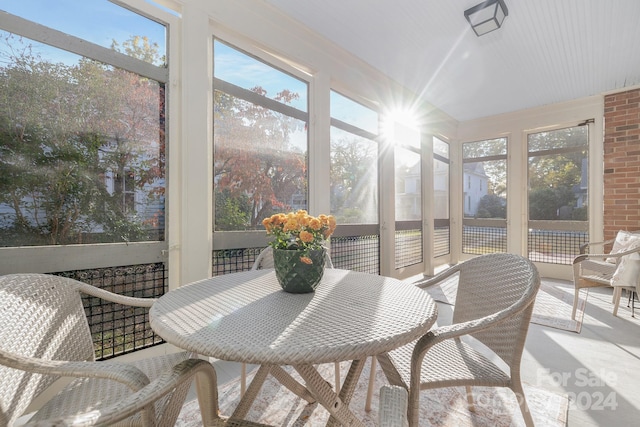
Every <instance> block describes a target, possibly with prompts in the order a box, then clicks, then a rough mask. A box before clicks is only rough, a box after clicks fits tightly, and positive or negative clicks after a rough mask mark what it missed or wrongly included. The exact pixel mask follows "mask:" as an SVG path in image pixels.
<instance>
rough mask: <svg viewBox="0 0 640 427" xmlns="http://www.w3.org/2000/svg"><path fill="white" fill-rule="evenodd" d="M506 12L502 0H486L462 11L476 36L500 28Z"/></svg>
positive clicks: (505, 6)
mask: <svg viewBox="0 0 640 427" xmlns="http://www.w3.org/2000/svg"><path fill="white" fill-rule="evenodd" d="M508 14H509V10H507V5H506V4H504V1H503V0H487V1H484V2H482V3H480V4H479V5H476V6H473V7H472V8H471V9H467V10H465V11H464V17H465V18H467V21H469V24H471V28H473V31H474V32H475V33H476V35H477V36H478V37H480V36H481V35H483V34H487V33H489V32H491V31H493V30H497V29H498V28H500V26H502V22H503V21H504V18H505V17H506V16H507V15H508Z"/></svg>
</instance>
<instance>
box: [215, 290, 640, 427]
mask: <svg viewBox="0 0 640 427" xmlns="http://www.w3.org/2000/svg"><path fill="white" fill-rule="evenodd" d="M611 294H612V292H611V289H605V288H596V289H591V290H590V291H589V296H588V298H587V305H586V308H585V315H584V319H583V325H582V330H581V332H580V333H579V334H577V333H575V332H568V331H562V330H559V329H553V328H550V327H546V326H541V325H537V324H533V323H532V324H531V326H530V329H529V334H528V336H527V341H526V345H525V353H524V356H523V361H522V365H521V366H522V372H523V381H525V382H526V383H528V384H531V385H536V386H538V387H540V388H544V389H547V390H551V391H554V392H557V393H563V394H568V395H569V396H570V398H571V403H570V407H569V412H568V424H567V425H568V426H569V427H574V426H575V427H589V426H631V425H640V398H638V396H639V395H640V303H638V302H637V301H636V303H637V306H638V307H637V308H638V310H637V313H636V317H635V318H632V317H631V309H630V308H627V307H626V298H625V297H623V301H622V302H621V304H620V309H619V311H618V317H613V315H612V314H611V310H612V308H613V305H612V304H611ZM438 309H439V323H441V324H446V323H447V322H449V321H450V319H451V307H450V306H448V305H444V304H439V307H438ZM214 364H215V366H216V370H217V372H218V377H219V378H218V380H219V383H220V384H224V383H226V382H228V381H231V380H233V379H235V378H237V377H238V376H239V372H240V371H239V364H237V363H231V362H222V361H216V362H215V363H214ZM252 368H254V367H251V366H250V367H249V368H248V369H249V370H251V369H252Z"/></svg>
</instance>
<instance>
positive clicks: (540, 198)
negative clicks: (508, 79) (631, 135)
mask: <svg viewBox="0 0 640 427" xmlns="http://www.w3.org/2000/svg"><path fill="white" fill-rule="evenodd" d="M527 142H528V150H529V239H528V247H529V257H530V258H531V259H532V260H534V261H540V262H547V263H554V264H570V263H571V262H572V261H573V258H574V257H575V254H577V253H579V248H580V245H581V244H583V243H586V242H587V241H588V217H587V200H588V197H587V196H588V192H587V190H588V146H589V127H588V126H587V123H585V124H583V125H582V126H573V127H567V128H564V129H557V130H552V131H545V132H537V133H531V134H529V135H528V137H527Z"/></svg>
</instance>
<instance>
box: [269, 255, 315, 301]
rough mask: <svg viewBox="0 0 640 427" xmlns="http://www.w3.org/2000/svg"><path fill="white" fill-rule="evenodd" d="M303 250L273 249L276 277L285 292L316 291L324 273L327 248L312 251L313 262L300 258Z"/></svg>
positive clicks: (301, 292) (310, 256)
mask: <svg viewBox="0 0 640 427" xmlns="http://www.w3.org/2000/svg"><path fill="white" fill-rule="evenodd" d="M302 254H303V252H302V251H298V250H289V249H273V265H274V268H275V270H276V277H277V278H278V282H279V283H280V286H282V289H283V290H284V291H285V292H291V293H294V294H303V293H308V292H313V291H315V289H316V287H317V286H318V283H320V280H321V279H322V275H323V274H324V261H325V250H324V249H318V250H313V251H310V253H309V258H311V260H312V261H313V264H306V263H304V262H302V261H301V260H300V257H302V256H303V255H302Z"/></svg>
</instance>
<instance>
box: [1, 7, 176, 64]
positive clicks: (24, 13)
mask: <svg viewBox="0 0 640 427" xmlns="http://www.w3.org/2000/svg"><path fill="white" fill-rule="evenodd" d="M0 9H2V10H4V11H6V12H9V13H11V14H13V15H17V16H20V17H22V18H25V19H28V20H30V21H34V22H37V23H39V24H42V25H44V26H47V27H50V28H54V29H56V30H60V31H63V32H65V33H67V34H71V35H73V36H76V37H80V38H83V39H85V40H88V41H91V42H93V43H95V44H98V45H100V46H103V47H107V48H110V47H111V43H112V41H113V40H116V41H117V42H118V43H122V42H124V41H125V40H128V39H130V38H131V37H132V36H136V35H140V36H142V35H144V36H147V37H148V38H149V41H150V42H152V43H157V44H158V46H159V52H160V54H161V55H164V54H165V50H166V40H165V38H166V36H165V27H164V26H163V25H162V24H159V23H157V22H154V21H152V20H150V19H147V18H145V17H144V16H141V15H138V14H136V13H133V12H131V11H129V10H127V9H125V8H123V7H120V6H117V5H115V4H113V3H111V2H109V1H107V0H0ZM73 57H74V58H77V57H76V56H73ZM68 58H69V57H65V56H60V61H61V62H65V63H66V62H67V61H68V60H69V59H68Z"/></svg>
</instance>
